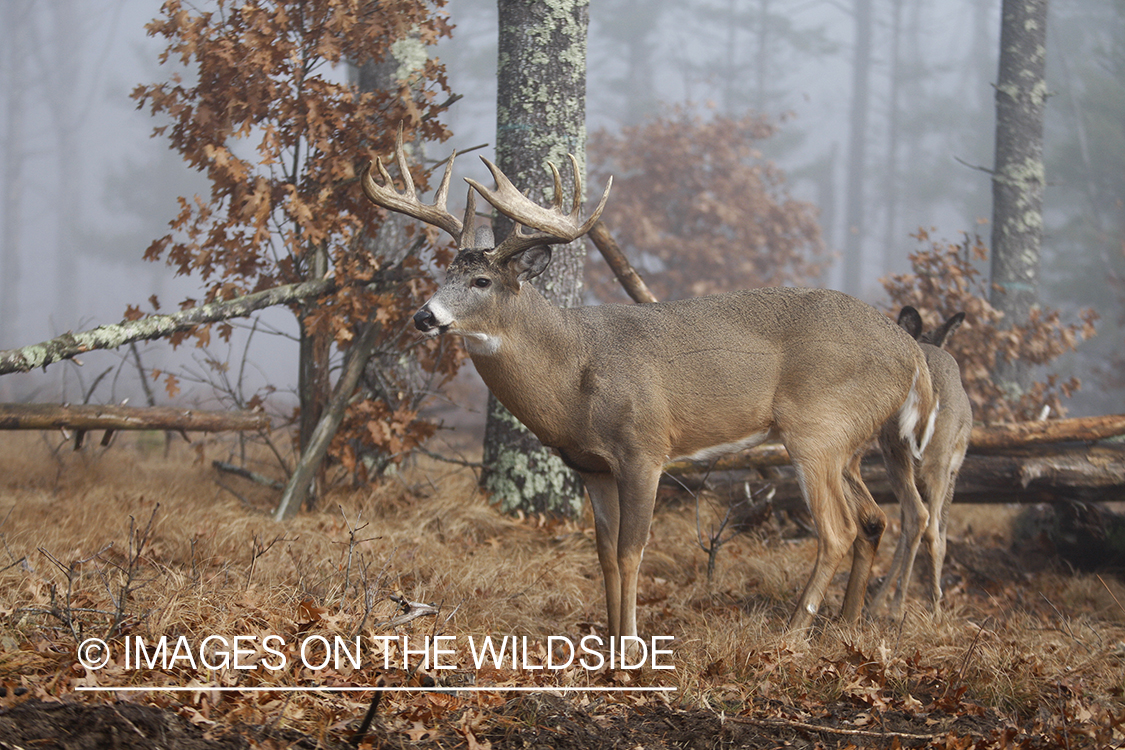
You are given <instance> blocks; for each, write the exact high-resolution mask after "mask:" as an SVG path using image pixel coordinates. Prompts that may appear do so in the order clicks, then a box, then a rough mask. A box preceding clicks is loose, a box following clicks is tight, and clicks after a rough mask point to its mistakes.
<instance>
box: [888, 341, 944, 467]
mask: <svg viewBox="0 0 1125 750" xmlns="http://www.w3.org/2000/svg"><path fill="white" fill-rule="evenodd" d="M940 406H941V404H940V402H939V401H938V398H937V395H936V394H934V386H933V383H932V382H931V381H930V370H929V368H928V367H926V365H925V362H922V363H919V364H918V365H916V366H915V368H914V380H913V382H911V384H910V392H909V393H907V394H906V400H905V401H904V402H903V403H902V406H900V407H899V410H898V426H899V436H900V437H901V438H902V441H903V442H904V443H906V444H907V445H909V446H910V452H911V453H912V454H913V455H914V458H915V460H921V458H922V453H923V452H924V451H925V450H926V446H927V445H929V444H930V438H932V437H933V436H934V420H935V419H936V418H937V412H938V408H939V407H940Z"/></svg>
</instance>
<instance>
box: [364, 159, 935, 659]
mask: <svg viewBox="0 0 1125 750" xmlns="http://www.w3.org/2000/svg"><path fill="white" fill-rule="evenodd" d="M485 163H486V164H488V166H489V168H490V169H491V170H492V171H493V174H494V175H497V174H498V172H499V170H497V169H496V168H495V167H494V166H493V165H492V164H491V163H489V162H488V161H487V160H485ZM380 166H381V165H380ZM446 180H448V174H447V176H446ZM575 181H576V185H575V192H574V209H573V210H572V212H571V215H570V221H569V223H568V224H567V228H566V230H565V231H562V230H560V229H559V228H558V222H557V221H555V222H552V228H551V229H550V232H551V233H552V234H553V235H554V238H553V239H545V240H544V242H545V243H558V242H564V241H570V240H571V239H574V237H576V236H578V235H579V234H581V233H582V232H584V231H585V230H586V229H588V228H589V226H590V225H591V224H592V219H596V217H597V215H598V213H600V206H599V209H598V210H597V211H595V212H594V214H593V216H592V217H591V220H588V221H587V222H586V224H585V225H583V226H582V227H580V226H578V224H577V215H578V209H579V206H580V199H579V195H580V192H581V187H580V183H579V180H578V179H577V175H576V180H575ZM497 183H498V185H502V181H501V176H497ZM443 185H444V183H443ZM364 188H365V190H366V192H367V194H368V196H369V197H371V199H372V200H373V201H375V202H376V203H378V204H380V205H389V204H392V203H393V201H392V199H390V197H389V195H388V194H390V195H398V194H397V193H395V191H394V188H393V185H391V184H390V183H389V182H387V184H385V185H382V186H380V185H377V184H375V183H374V180H373V179H372V178H371V176H370V174H368V175H365V179H364ZM478 190H480V192H481V194H482V195H483V197H484V198H485V199H486V200H489V201H490V202H493V204H494V206H495V207H496V208H497V209H498V210H500V211H501V212H503V213H505V214H507V215H508V216H510V217H512V218H513V219H515V220H516V221H517V222H523V223H526V224H528V225H529V226H531V227H532V228H533V229H536V230H538V231H540V232H545V231H547V229H548V227H547V222H541V221H537V219H536V211H535V210H532V209H531V208H529V206H528V204H530V205H531V206H534V204H531V202H530V201H529V200H528V199H526V198H525V197H523V196H520V195H518V194H516V196H512V195H507V196H504V197H500V196H499V194H500V193H503V192H509V191H505V190H502V189H499V188H498V190H497V191H496V192H492V191H487V190H484V189H482V188H478ZM559 192H560V190H559V188H558V181H557V180H556V195H555V209H556V211H557V212H558V213H560V214H561V207H560V203H561V195H559ZM606 192H607V193H608V187H607V191H606ZM439 195H440V196H441V199H440V203H441V204H442V205H441V208H442V209H443V210H444V190H439ZM384 196H386V197H384ZM399 200H401V196H400V197H399ZM415 200H416V199H415ZM604 202H605V195H603V197H602V204H603V205H604ZM419 205H421V204H419ZM424 208H426V209H431V208H433V207H424ZM534 208H535V209H536V210H537V211H539V212H543V211H544V209H542V208H540V207H538V206H534ZM395 210H399V209H398V208H396V209H395ZM422 213H423V212H422V211H417V212H415V213H412V214H411V215H415V216H417V215H419V214H422ZM468 216H469V214H467V219H466V225H467V226H465V227H464V228H463V230H462V234H461V236H460V237H459V238H458V239H459V240H460V244H461V246H462V248H463V249H462V250H461V251H460V252H459V253H458V255H457V257H456V258H455V259H454V260H453V262H452V263H451V264H450V265H449V268H448V271H447V275H446V279H445V282H444V283H443V284H442V286H441V287H440V288H439V290H438V291H437V292H436V293H435V294H434V296H433V297H432V298H431V299H430V300H429V301H428V302H427V303H426V304H425V305H424V306H423V307H422V308H421V309H420V310H419V311H418V313H417V314H416V315H415V316H414V319H415V325H416V326H417V327H418V328H419V329H420V330H421V331H423V332H424V333H426V334H427V335H438V334H440V333H446V332H448V333H453V334H458V335H461V336H463V337H464V338H465V341H466V346H467V348H468V351H469V354H470V356H471V357H472V360H473V364H474V365H475V366H476V369H477V371H478V372H479V373H480V375H481V377H482V378H483V379H484V382H485V383H486V384H487V385H488V387H489V389H490V390H491V391H492V393H493V394H495V395H496V397H497V398H498V399H499V400H500V402H501V403H503V404H504V406H506V407H507V408H508V410H509V411H511V413H512V414H513V415H515V416H516V417H517V418H518V419H519V420H520V421H521V422H523V423H524V424H525V425H526V426H527V427H528V428H529V429H530V430H531V431H532V432H533V433H535V435H536V436H537V437H538V438H539V439H540V440H541V441H542V442H543V443H544V444H545V445H547V446H549V447H552V448H554V449H556V450H557V451H558V452H559V453H560V455H561V456H562V457H563V459H564V460H565V461H566V462H567V463H568V464H569V465H570V466H571V467H572V468H574V469H575V470H576V471H577V472H578V473H579V474H580V475H581V477H582V479H583V480H584V482H585V485H586V488H587V491H588V492H589V495H590V501H591V504H592V506H593V510H594V519H595V526H596V539H597V550H598V559H599V561H600V563H601V568H602V572H603V574H604V578H605V592H606V605H607V611H608V630H609V635H610V636H613V637H616V636H635V635H636V634H637V621H636V599H637V571H638V568H639V565H640V562H641V555H642V553H643V551H644V547H645V543H646V541H647V539H648V533H649V525H650V522H651V520H652V512H653V505H654V503H655V498H656V489H657V482H658V480H659V478H660V474H661V469H662V467H663V465H664V464H665V463H666V462H668V461H669V460H672V459H677V458H681V457H706V456H711V455H714V454H716V453H717V452H723V451H728V450H735V449H739V448H746V447H749V446H752V445H755V444H757V443H760V442H762V441H764V440H766V439H767V438H768V437H770V436H776V437H778V438H780V439H781V440H782V441H783V442H784V443H785V445H786V447H787V448H788V450H789V454H790V456H791V457H792V459H793V463H794V465H795V466H796V467H797V472H798V476H799V478H800V481H801V486H802V490H803V492H804V494H805V497H806V499H807V500H808V503H809V506H810V508H811V511H812V515H813V517H814V519H815V520H816V524H817V529H818V533H819V541H818V548H817V559H816V563H815V566H814V568H813V572H812V575H811V576H810V578H809V580H808V583H807V584H806V586H805V589H804V592H803V593H802V594H801V597H800V599H799V601H798V604H797V607H796V610H795V612H794V614H793V616H792V618H791V619H790V625H791V627H792V628H795V629H803V628H805V627H807V626H808V625H809V624H811V622H812V621H813V618H814V616H815V614H816V612H817V609H818V608H819V606H820V603H821V601H822V599H823V597H824V594H825V591H826V589H827V588H828V585H829V582H830V581H831V578H832V576H833V575H834V573H835V571H836V569H837V567H838V566H839V564H840V562H841V561H842V560H843V558H844V557H845V556H846V555H847V553H848V550H849V549H850V550H852V551H853V553H854V559H853V563H852V569H851V576H850V579H849V583H848V588H847V592H846V594H845V598H844V604H843V610H842V611H843V617H844V618H845V619H846V620H849V621H856V620H857V619H858V618H859V615H860V613H861V610H862V607H863V596H864V593H865V589H866V585H867V580H868V576H869V573H870V568H871V561H872V558H873V557H874V553H875V549H876V546H877V545H878V542H879V539H880V537H881V535H882V532H883V529H884V527H885V517H884V514H883V512H882V511H881V510H880V509H879V507H878V506H877V505H876V504H875V502H874V501H873V500H872V498H871V495H870V493H869V492H868V491H867V488H866V487H865V486H864V485H863V482H862V481H861V480H860V476H859V460H860V457H861V456H862V454H863V452H864V449H865V448H866V446H867V444H868V443H869V442H870V441H871V439H872V438H873V437H874V435H875V433H876V432H877V431H878V430H879V428H880V427H881V426H882V425H884V424H886V423H888V422H891V421H893V423H894V424H895V425H896V429H895V434H896V435H898V438H897V439H898V440H900V441H902V442H903V444H904V445H905V446H907V447H908V448H907V449H909V450H911V451H913V452H914V453H919V452H920V451H921V450H922V449H923V448H924V447H925V444H926V442H927V440H928V438H929V432H930V430H932V427H933V413H934V410H935V405H934V403H933V389H932V387H931V385H930V376H929V371H928V370H927V368H926V365H925V359H924V358H923V356H922V352H921V350H920V349H919V347H918V345H917V343H916V342H915V341H914V340H913V339H912V338H911V337H910V336H909V335H908V334H907V333H906V332H905V331H903V330H902V329H901V328H899V327H898V326H896V325H894V323H893V322H892V321H890V320H889V319H888V318H887V317H886V316H884V315H882V314H881V313H879V312H877V311H876V310H874V309H873V308H871V307H870V306H868V305H866V304H864V303H862V302H860V301H858V300H856V299H853V298H852V297H849V296H847V295H845V294H842V293H840V292H834V291H827V290H816V289H794V288H771V289H756V290H752V291H742V292H734V293H731V294H724V295H717V296H711V297H699V298H692V299H685V300H679V301H675V302H665V303H654V304H644V305H601V306H594V307H577V308H568V309H560V308H558V307H555V306H554V305H552V304H550V303H549V302H547V300H546V299H545V298H544V297H543V296H542V295H541V294H540V293H539V292H538V291H536V289H535V288H534V287H533V286H532V285H531V284H529V283H527V282H528V280H529V279H531V278H533V277H534V276H536V275H537V274H539V273H541V272H542V271H543V270H544V269H545V268H546V266H547V264H548V263H549V262H550V253H551V251H550V248H549V247H547V246H546V245H545V244H543V245H538V246H534V247H531V246H528V243H527V242H523V241H520V240H518V239H517V240H513V239H512V237H509V238H508V239H506V240H505V241H504V242H503V243H501V244H500V246H498V247H497V248H496V249H495V250H493V249H491V248H490V247H488V245H487V244H486V245H485V246H482V247H475V248H466V247H465V245H466V241H465V236H466V235H469V234H470V232H471V226H470V224H471V222H470V219H469V218H468ZM556 218H557V217H556ZM446 223H448V222H446ZM520 231H521V230H520V229H519V227H518V225H517V227H516V229H515V230H514V231H513V236H514V235H515V234H518V233H519V232H520ZM562 235H565V236H562ZM513 242H515V243H517V244H518V245H519V246H518V247H516V249H515V250H513V247H515V245H513ZM501 248H507V250H505V251H503V252H502V251H501Z"/></svg>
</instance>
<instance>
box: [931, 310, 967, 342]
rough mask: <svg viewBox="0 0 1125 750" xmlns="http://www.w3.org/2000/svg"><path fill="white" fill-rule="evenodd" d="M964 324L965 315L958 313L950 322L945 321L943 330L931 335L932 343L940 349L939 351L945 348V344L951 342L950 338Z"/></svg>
mask: <svg viewBox="0 0 1125 750" xmlns="http://www.w3.org/2000/svg"><path fill="white" fill-rule="evenodd" d="M964 322H965V313H963V312H959V313H957V314H956V315H954V316H953V317H951V318H950V319H949V320H947V321H945V323H943V324H942V326H941V328H938V329H937V330H936V331H934V332H933V333H931V334H930V336H929V338H930V343H931V344H933V345H934V346H936V347H938V348H939V349H940V348H941V347H943V346H945V342H946V341H948V340H949V337H950V336H952V335H953V332H954V331H956V330H957V329H958V328H960V327H961V324H962V323H964Z"/></svg>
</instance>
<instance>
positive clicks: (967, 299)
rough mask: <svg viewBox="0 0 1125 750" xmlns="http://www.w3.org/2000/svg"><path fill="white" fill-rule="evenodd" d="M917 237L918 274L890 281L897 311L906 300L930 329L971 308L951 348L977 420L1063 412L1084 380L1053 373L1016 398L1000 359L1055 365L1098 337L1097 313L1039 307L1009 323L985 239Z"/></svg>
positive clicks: (922, 233)
mask: <svg viewBox="0 0 1125 750" xmlns="http://www.w3.org/2000/svg"><path fill="white" fill-rule="evenodd" d="M912 236H913V237H914V238H915V239H917V240H918V243H919V245H920V248H919V250H918V251H917V252H915V253H913V254H912V255H911V256H910V263H911V266H912V272H911V273H908V274H897V275H894V276H890V277H887V278H885V279H883V287H884V288H885V289H886V290H887V293H888V294H889V295H890V298H891V309H890V311H889V312H890V313H891V314H893V315H897V314H898V311H899V309H900V308H901V307H902V306H903V305H912V306H913V307H915V308H917V309H918V310H919V312H921V313H922V318H923V320H924V321H925V324H926V326H925V327H926V329H927V330H931V329H933V328H936V327H937V326H938V325H940V324H941V322H942V321H944V320H946V319H948V318H949V317H950V316H951V315H954V314H956V313H957V312H960V311H962V310H963V311H964V312H965V322H964V323H963V324H962V326H961V328H960V329H959V330H958V331H957V334H956V335H954V336H953V337H952V338H951V339H950V341H949V342H948V343H947V344H946V346H945V348H946V349H947V350H949V352H950V353H951V354H952V355H953V356H954V358H956V360H957V362H958V363H959V364H960V365H961V380H962V382H963V383H964V385H965V390H966V391H967V392H968V394H969V400H970V401H971V402H972V404H973V417H974V419H975V420H976V421H978V422H984V423H986V424H989V423H994V422H1013V421H1024V420H1031V419H1037V418H1038V417H1040V416H1041V414H1042V412H1043V408H1044V407H1045V406H1049V407H1050V408H1051V411H1052V412H1053V413H1054V415H1056V416H1061V415H1063V414H1064V413H1065V410H1064V408H1063V398H1065V397H1067V396H1069V395H1070V394H1071V393H1073V392H1074V391H1076V390H1078V388H1079V387H1080V386H1081V383H1080V382H1079V380H1078V378H1074V377H1072V378H1069V379H1066V380H1063V379H1061V378H1060V377H1059V376H1058V375H1056V374H1053V373H1047V374H1046V375H1045V379H1043V380H1039V381H1035V382H1032V383H1030V386H1029V388H1028V389H1027V390H1025V391H1024V392H1022V393H1021V394H1020V396H1019V397H1018V399H1015V400H1013V399H1011V398H1010V397H1009V395H1008V392H1006V391H1005V390H1004V389H1003V387H1002V386H1001V384H999V383H997V382H996V379H995V378H994V377H993V372H994V371H995V369H996V365H997V363H998V362H999V361H1004V362H1016V361H1019V362H1022V363H1025V365H1027V366H1042V365H1049V364H1050V363H1051V362H1054V361H1055V360H1056V359H1057V358H1058V357H1059V356H1060V355H1062V354H1064V353H1066V352H1069V351H1073V350H1074V349H1075V347H1076V346H1077V345H1078V344H1079V343H1080V342H1081V341H1082V340H1084V339H1088V338H1090V337H1091V336H1093V335H1094V323H1095V321H1096V320H1097V318H1098V316H1097V313H1095V312H1094V311H1093V310H1083V311H1081V313H1080V315H1079V322H1077V323H1065V322H1063V320H1062V315H1061V313H1060V312H1059V311H1058V310H1056V309H1050V308H1046V307H1042V306H1037V307H1033V308H1031V309H1030V311H1029V313H1028V319H1027V322H1026V323H1024V324H1017V325H1011V326H1006V325H1003V319H1004V313H1002V312H1000V311H999V310H997V309H996V308H995V307H993V306H992V304H991V303H990V302H989V285H988V281H987V279H985V278H984V276H983V274H982V273H981V271H980V270H979V268H978V264H982V263H984V262H985V260H986V259H987V258H988V249H987V248H986V247H985V246H984V245H983V244H982V242H981V239H980V238H979V237H975V236H970V235H968V234H966V235H965V237H964V238H963V239H962V241H961V242H960V243H951V242H943V241H940V240H934V239H931V237H930V235H929V233H928V232H926V231H925V230H924V229H919V230H918V233H917V234H915V235H912Z"/></svg>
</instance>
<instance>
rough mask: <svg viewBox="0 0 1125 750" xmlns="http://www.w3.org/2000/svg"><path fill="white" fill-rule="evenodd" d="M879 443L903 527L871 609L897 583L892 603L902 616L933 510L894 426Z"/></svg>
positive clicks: (878, 605) (895, 612)
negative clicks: (929, 509)
mask: <svg viewBox="0 0 1125 750" xmlns="http://www.w3.org/2000/svg"><path fill="white" fill-rule="evenodd" d="M879 445H880V448H882V451H883V461H884V463H885V464H886V467H887V478H888V479H889V480H890V484H891V489H892V490H893V491H894V494H895V497H896V498H898V504H899V513H900V514H901V517H902V529H901V530H900V532H899V537H898V543H897V544H896V545H895V553H894V557H893V558H892V559H891V567H890V570H888V571H887V577H886V578H885V579H884V580H883V583H882V585H880V586H879V590H878V591H876V592H875V596H874V597H873V598H872V600H871V606H870V611H872V612H876V611H878V610H879V609H880V608H881V607H882V606H883V604H884V602H885V600H886V597H887V594H888V592H889V591H890V589H891V587H892V586H893V587H894V588H895V596H894V600H893V602H892V604H891V616H892V617H894V618H899V617H901V615H902V609H903V602H904V599H905V596H906V593H907V589H909V587H910V576H911V572H912V570H913V567H914V559H915V557H916V556H917V554H918V546H919V544H920V543H921V542H922V535H923V530H924V529H926V528H928V527H929V520H930V512H929V511H928V510H927V509H926V505H925V503H924V502H923V500H922V496H921V495H920V494H919V493H918V487H917V485H916V482H915V476H914V459H913V458H912V457H911V454H910V449H909V447H908V446H907V445H906V444H905V443H904V442H903V441H902V439H901V438H900V437H899V436H898V435H897V434H896V433H895V431H894V430H893V429H887V430H884V432H883V434H882V435H881V437H880V440H879Z"/></svg>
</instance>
